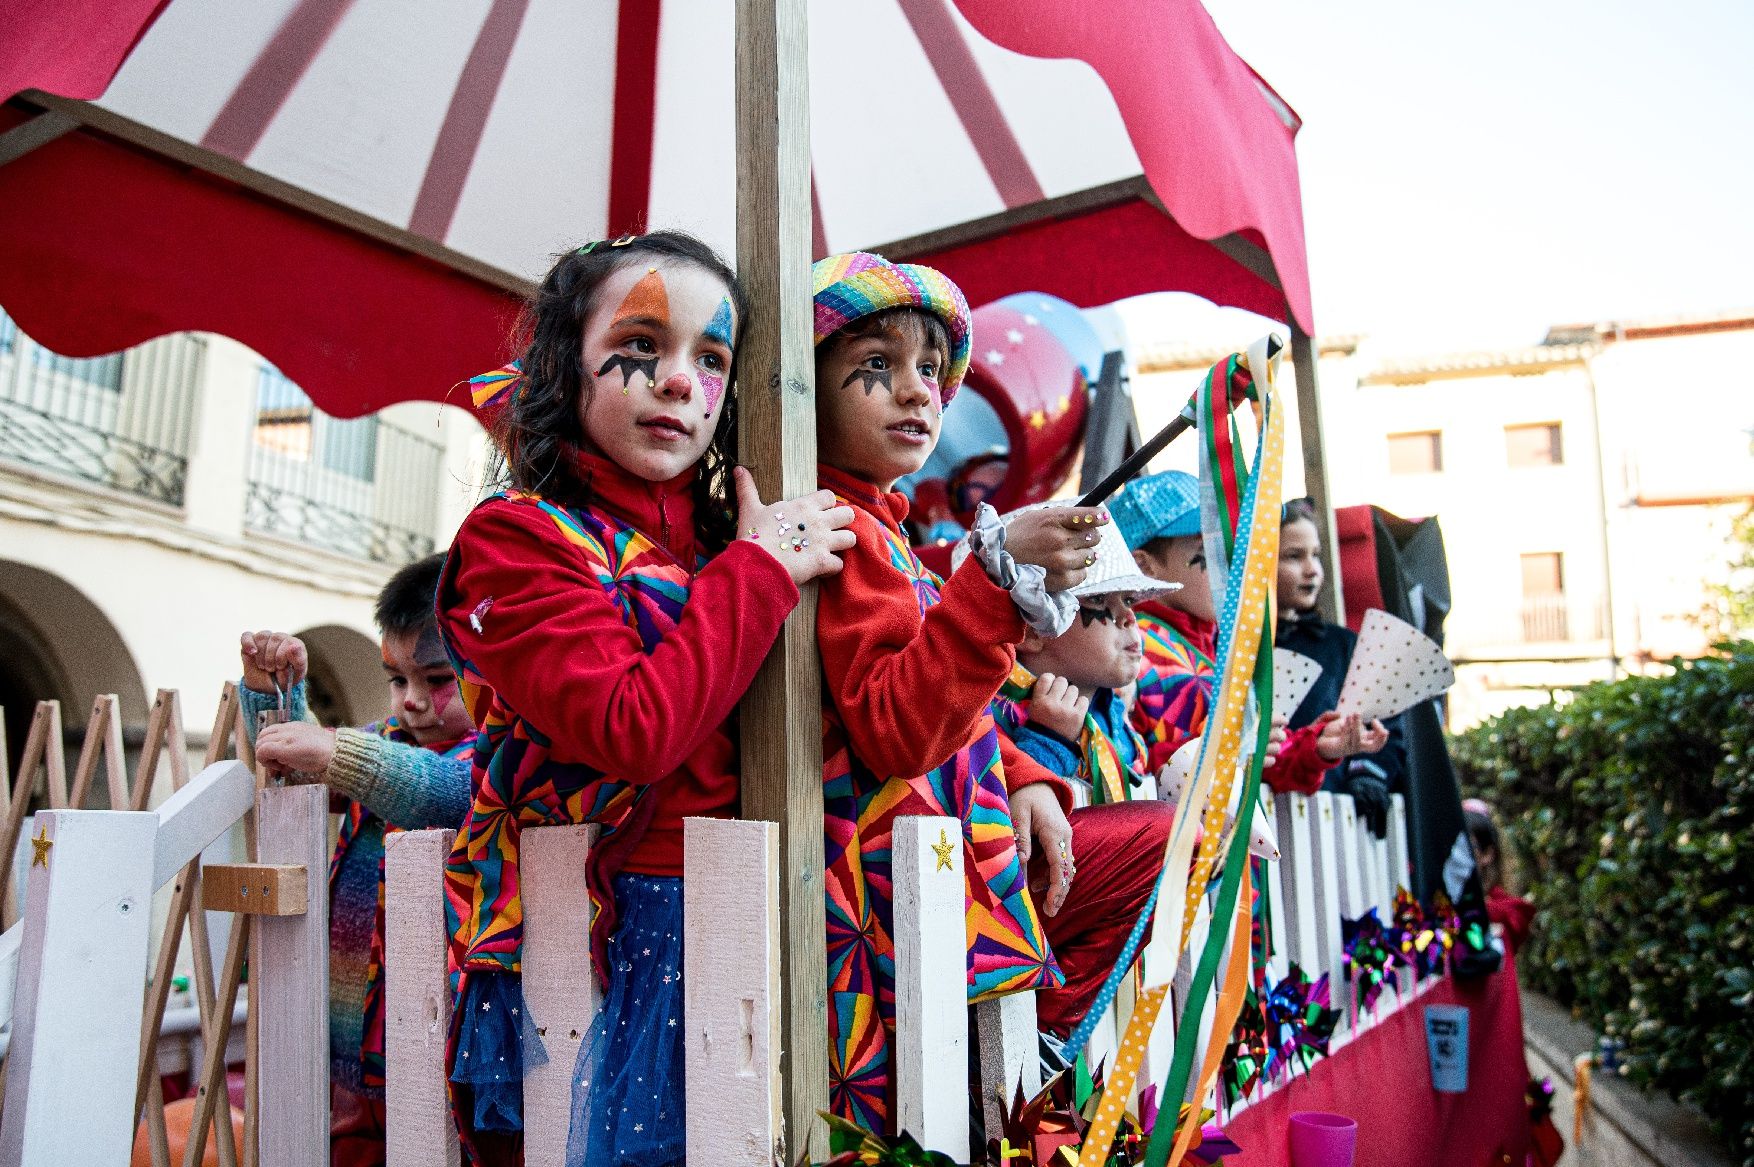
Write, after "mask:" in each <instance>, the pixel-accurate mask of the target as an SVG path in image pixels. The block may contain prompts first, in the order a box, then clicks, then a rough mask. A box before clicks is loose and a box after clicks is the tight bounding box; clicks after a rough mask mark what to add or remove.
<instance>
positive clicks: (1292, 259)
mask: <svg viewBox="0 0 1754 1167" xmlns="http://www.w3.org/2000/svg"><path fill="white" fill-rule="evenodd" d="M956 5H957V7H958V8H960V9H961V10H962V14H963V15H964V16H966V17H967V18H968V20H969V23H971V24H973V25H974V26H975V28H977V29H979V30H980V32H981V33H982V35H984V36H986V37H987V39H989V40H991V41H992V42H993V43H994V44H998V45H1003V46H1004V47H1005V48H1008V49H1010V50H1012V51H1013V52H1017V53H1024V54H1026V55H1028V56H1032V57H1076V58H1078V59H1080V60H1083V61H1088V62H1089V63H1090V64H1091V66H1092V67H1094V68H1095V69H1096V71H1097V73H1098V74H1099V75H1100V76H1101V77H1102V79H1103V81H1104V82H1106V83H1107V85H1108V88H1109V92H1110V93H1111V94H1113V96H1114V99H1115V103H1116V104H1117V105H1118V106H1120V110H1121V118H1122V120H1123V121H1125V122H1126V125H1127V132H1128V133H1129V134H1131V135H1132V138H1133V147H1134V149H1135V150H1137V151H1138V154H1139V160H1140V162H1141V163H1143V164H1144V167H1145V177H1146V178H1147V179H1149V180H1150V182H1151V189H1152V190H1154V191H1156V192H1157V196H1158V197H1159V198H1161V199H1162V200H1163V204H1164V206H1165V207H1167V208H1168V209H1169V213H1170V214H1171V215H1172V216H1174V218H1175V221H1176V223H1178V224H1180V227H1181V229H1183V230H1185V231H1186V232H1187V233H1188V234H1191V235H1192V236H1195V237H1197V238H1199V239H1216V238H1218V237H1220V236H1223V235H1229V234H1231V233H1233V232H1238V231H1252V232H1255V233H1256V239H1257V241H1258V242H1261V243H1263V244H1264V246H1265V248H1266V250H1267V251H1268V252H1270V253H1271V254H1272V257H1273V266H1274V268H1275V270H1276V271H1277V273H1278V276H1279V282H1280V284H1281V286H1282V287H1283V288H1284V299H1285V301H1286V302H1288V303H1289V304H1290V307H1291V312H1292V314H1293V315H1294V316H1295V317H1296V319H1297V322H1298V323H1299V324H1300V325H1301V326H1302V327H1303V330H1304V331H1305V332H1306V333H1310V334H1312V335H1313V333H1314V331H1315V321H1314V317H1313V315H1312V313H1311V311H1310V297H1309V272H1308V260H1307V257H1306V255H1305V252H1304V240H1303V205H1302V195H1301V193H1300V191H1299V187H1298V182H1297V155H1296V152H1295V150H1294V148H1293V138H1294V137H1295V136H1296V134H1297V129H1298V127H1299V126H1300V125H1301V122H1300V121H1299V120H1298V118H1297V115H1296V114H1295V113H1293V112H1292V110H1291V108H1290V106H1288V105H1287V104H1286V103H1285V101H1284V100H1283V99H1282V98H1280V97H1279V95H1278V94H1276V93H1274V92H1273V90H1272V89H1271V88H1270V87H1268V85H1267V83H1266V82H1265V81H1263V80H1262V79H1261V78H1260V76H1259V75H1258V74H1257V73H1255V71H1254V70H1253V69H1250V68H1249V67H1248V65H1246V64H1244V63H1243V60H1242V58H1241V57H1238V56H1237V55H1236V53H1235V52H1234V51H1233V50H1232V49H1231V47H1230V46H1229V45H1228V44H1227V43H1225V40H1224V37H1223V36H1222V35H1221V34H1220V33H1219V31H1218V26H1217V25H1215V24H1213V23H1212V17H1211V16H1210V15H1209V14H1208V13H1207V12H1206V9H1205V8H1204V7H1202V6H1201V5H1200V3H1199V0H1104V2H1102V3H1096V4H1091V3H1083V4H1067V3H1065V2H1064V0H956ZM1141 251H1145V249H1142V248H1139V247H1138V246H1137V244H1135V245H1134V246H1132V247H1127V248H1121V249H1117V253H1116V257H1115V259H1116V261H1117V262H1130V261H1132V260H1133V259H1135V258H1136V257H1137V256H1138V255H1139V253H1140V252H1141ZM1146 253H1147V254H1149V253H1148V252H1146ZM1123 257H1124V259H1123ZM1204 258H1205V262H1204V263H1197V264H1196V267H1204V268H1217V267H1219V266H1221V265H1220V263H1219V262H1218V257H1215V256H1213V255H1212V254H1211V253H1210V251H1209V250H1208V253H1207V255H1206V257H1204ZM1230 266H1231V267H1233V268H1234V265H1230ZM1181 278H1182V279H1183V280H1186V279H1189V278H1192V279H1194V280H1196V281H1199V280H1201V279H1202V274H1201V273H1198V272H1195V273H1189V275H1185V276H1183V277H1181ZM1204 279H1208V280H1210V279H1213V277H1212V276H1211V275H1209V274H1208V275H1204ZM1217 282H1221V283H1222V282H1228V281H1225V280H1223V279H1222V278H1219V280H1218V281H1217ZM1166 286H1174V287H1176V288H1183V287H1186V286H1187V285H1186V284H1185V283H1182V282H1178V283H1176V284H1174V285H1166ZM1046 290H1048V291H1053V290H1054V289H1052V288H1047V289H1046ZM1187 290H1190V291H1199V289H1198V288H1188V289H1187ZM1062 294H1063V293H1062ZM1200 294H1202V295H1205V294H1206V293H1204V292H1201V293H1200ZM1112 298H1113V297H1111V299H1112ZM1208 298H1210V299H1216V297H1210V296H1209V297H1208ZM1067 299H1074V300H1075V299H1076V297H1073V296H1067ZM1218 302H1219V303H1225V304H1234V303H1235V301H1233V300H1228V299H1219V300H1218ZM1237 306H1238V307H1250V305H1247V304H1239V305H1237ZM1255 311H1260V309H1259V308H1256V309H1255ZM1263 314H1264V315H1268V316H1274V317H1279V318H1283V317H1282V314H1281V313H1280V312H1279V311H1270V312H1265V313H1263Z"/></svg>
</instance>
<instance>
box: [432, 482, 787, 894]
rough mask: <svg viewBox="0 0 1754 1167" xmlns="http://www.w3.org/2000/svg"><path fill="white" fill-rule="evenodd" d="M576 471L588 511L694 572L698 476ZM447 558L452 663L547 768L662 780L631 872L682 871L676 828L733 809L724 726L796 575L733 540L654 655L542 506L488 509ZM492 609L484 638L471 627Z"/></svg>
mask: <svg viewBox="0 0 1754 1167" xmlns="http://www.w3.org/2000/svg"><path fill="white" fill-rule="evenodd" d="M576 466H577V470H578V472H579V473H580V475H581V476H582V477H587V479H588V481H589V483H590V487H591V494H592V500H593V507H594V508H597V509H601V510H605V511H609V512H611V513H613V514H614V515H615V516H616V517H618V518H620V519H622V520H624V521H626V522H629V523H631V524H632V525H633V526H634V527H636V528H638V529H639V531H640V532H641V533H643V534H645V535H646V536H647V537H648V538H650V539H652V540H653V541H654V542H655V543H656V544H657V545H658V546H659V547H660V548H661V549H662V550H663V551H666V552H668V554H669V555H670V556H671V557H673V558H674V559H675V560H676V561H677V562H678V563H681V564H684V565H687V566H688V567H689V568H690V569H692V568H693V567H694V565H695V559H696V547H695V532H694V504H693V494H692V490H691V485H692V480H693V472H692V471H690V472H689V473H687V474H685V475H683V476H682V477H680V478H677V479H675V480H674V481H671V482H664V483H653V482H647V481H645V480H644V479H641V478H637V477H635V476H633V475H630V474H628V473H627V472H626V471H625V470H622V469H621V468H620V467H619V466H617V465H616V464H615V463H613V462H610V461H608V460H607V459H604V458H598V457H595V456H592V455H587V454H579V455H577V461H576ZM452 554H453V556H454V557H455V558H456V561H457V564H458V569H457V572H456V576H455V583H454V586H452V587H451V588H449V589H447V591H446V593H445V594H444V595H443V596H442V597H441V609H440V611H439V619H440V620H442V621H443V622H444V624H445V632H446V635H447V636H448V637H449V638H450V640H451V643H452V644H453V645H454V646H455V647H456V649H457V651H458V653H459V655H461V656H462V657H463V658H464V659H466V660H468V661H470V662H471V663H472V664H473V665H474V666H475V668H476V670H477V671H478V672H479V673H480V675H481V676H482V678H484V679H485V680H486V681H487V683H488V684H489V685H491V686H492V688H493V689H494V691H495V692H496V693H497V694H498V695H499V696H500V697H501V698H502V699H503V700H504V701H505V702H506V703H507V704H509V705H510V706H511V707H512V708H513V709H514V710H515V711H516V712H517V713H518V714H519V715H520V716H522V717H523V718H524V719H525V720H526V721H528V722H529V723H530V724H531V725H532V726H533V727H535V728H536V729H538V730H540V731H541V733H542V734H543V735H545V736H546V737H547V738H548V739H549V740H548V743H547V751H548V756H549V759H550V760H552V761H555V762H561V763H569V762H570V763H582V764H584V765H586V766H589V767H591V768H593V769H595V770H599V771H602V772H603V773H604V774H606V775H608V776H610V777H612V778H616V779H619V780H621V781H625V782H631V783H634V784H636V785H648V784H651V783H662V785H663V788H662V791H661V794H660V797H659V798H658V800H657V807H656V810H655V817H654V819H653V822H652V824H651V826H650V828H649V829H648V830H647V832H646V834H645V836H644V838H643V840H642V841H641V842H640V843H639V844H638V845H637V847H636V848H635V849H634V851H633V853H632V854H631V856H630V857H629V858H628V860H627V862H626V864H625V865H624V866H625V869H626V870H629V871H635V872H640V873H643V874H647V875H681V874H682V820H683V819H685V818H688V817H691V816H705V817H719V818H725V817H729V816H731V815H734V814H736V812H737V793H738V783H737V754H736V746H735V744H734V743H733V741H732V738H731V736H730V734H729V733H728V732H727V729H726V721H727V719H728V718H729V717H730V716H731V713H732V711H733V710H734V709H735V707H736V704H737V702H738V700H739V699H741V698H742V696H743V692H744V690H745V689H747V688H748V687H749V683H750V682H751V681H752V680H753V679H754V677H755V672H756V670H757V669H758V668H759V667H760V665H761V662H762V659H763V658H764V657H765V656H766V655H767V651H768V649H769V648H771V647H772V646H773V642H774V639H775V638H776V637H777V636H778V635H779V630H780V626H781V625H782V624H783V623H784V622H785V619H786V616H787V615H788V614H789V613H790V612H791V610H792V608H793V607H795V606H796V605H797V602H798V589H797V587H796V586H794V585H793V583H792V578H791V576H790V574H788V573H787V571H786V569H785V568H784V567H782V566H781V565H780V563H779V561H778V560H776V559H775V558H774V557H773V556H772V555H770V554H769V553H768V552H766V551H764V550H762V549H761V548H760V547H757V546H755V545H754V544H752V543H747V542H744V541H741V540H740V541H738V542H736V543H733V544H731V546H730V547H729V548H727V549H726V550H725V551H724V552H723V553H722V554H720V555H719V556H717V557H716V558H715V559H713V560H712V562H711V563H709V564H707V565H706V566H705V567H704V568H701V569H700V570H699V571H698V572H696V573H694V579H693V583H692V585H691V587H690V589H689V595H688V603H687V605H686V606H685V607H684V608H683V610H682V616H681V618H680V620H679V621H678V622H677V624H676V627H675V628H674V629H673V630H672V631H671V632H670V633H669V634H668V635H667V636H665V637H664V638H663V639H662V640H661V641H660V642H659V643H658V644H657V645H656V647H655V648H653V649H652V651H651V652H650V653H647V652H646V651H645V648H644V646H643V645H642V644H641V642H640V638H639V635H638V634H637V633H636V632H635V631H634V630H633V628H631V627H630V626H629V625H628V623H627V621H626V620H624V619H623V618H622V615H621V613H620V611H619V610H618V609H617V607H616V600H615V599H614V598H612V597H613V596H614V594H615V593H614V592H613V591H612V589H610V588H607V587H605V584H604V582H603V581H602V580H600V579H599V578H598V576H597V575H596V573H595V571H594V570H593V568H592V566H591V564H590V563H589V562H588V561H587V560H586V559H585V558H584V557H583V556H582V555H581V554H580V553H579V551H578V549H577V546H576V544H575V543H574V541H572V540H571V539H569V538H568V537H567V536H566V535H565V534H563V532H562V531H561V528H560V527H559V526H558V525H557V524H556V523H555V521H554V520H553V519H552V518H551V517H549V516H548V515H547V514H545V513H544V512H543V511H541V510H539V509H537V508H536V507H534V506H529V505H526V504H523V503H519V502H515V501H511V500H498V501H490V502H487V503H484V504H483V505H481V506H479V507H477V508H476V509H475V510H474V511H473V512H472V513H471V514H470V515H469V518H468V519H467V520H466V521H465V522H464V524H463V527H462V529H461V530H459V531H458V532H457V539H456V545H455V549H454V550H453V552H452ZM489 599H491V600H492V605H491V607H490V609H489V610H488V612H487V614H486V615H485V616H483V617H481V621H482V624H481V627H482V631H476V628H475V626H474V625H473V624H472V622H471V620H470V615H471V614H472V613H474V612H475V611H476V608H477V606H478V605H480V604H481V603H482V602H483V601H485V600H489ZM481 707H482V708H486V703H485V702H483V703H482V706H481Z"/></svg>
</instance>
